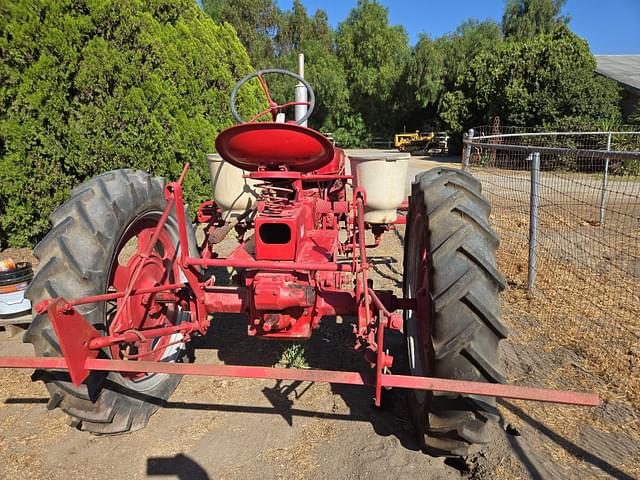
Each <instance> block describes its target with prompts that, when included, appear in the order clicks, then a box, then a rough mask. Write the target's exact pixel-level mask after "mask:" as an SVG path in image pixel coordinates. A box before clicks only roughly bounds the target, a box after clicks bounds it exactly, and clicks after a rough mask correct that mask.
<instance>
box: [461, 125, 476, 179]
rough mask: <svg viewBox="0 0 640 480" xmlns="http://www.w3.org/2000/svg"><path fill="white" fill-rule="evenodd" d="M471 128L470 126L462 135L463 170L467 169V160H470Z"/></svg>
mask: <svg viewBox="0 0 640 480" xmlns="http://www.w3.org/2000/svg"><path fill="white" fill-rule="evenodd" d="M474 133H475V132H474V131H473V128H470V129H469V131H468V132H467V133H466V134H465V135H464V140H463V143H464V144H465V147H464V150H463V151H462V169H463V170H464V171H465V172H468V171H469V162H470V160H471V142H473V134H474Z"/></svg>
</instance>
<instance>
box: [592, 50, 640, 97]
mask: <svg viewBox="0 0 640 480" xmlns="http://www.w3.org/2000/svg"><path fill="white" fill-rule="evenodd" d="M595 57H596V62H598V65H597V67H596V72H598V73H599V74H600V75H602V76H604V77H607V78H610V79H612V80H615V81H616V82H618V83H620V84H622V85H623V86H624V87H625V88H627V89H631V90H635V92H636V93H639V94H640V55H595Z"/></svg>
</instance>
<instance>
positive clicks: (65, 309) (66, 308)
mask: <svg viewBox="0 0 640 480" xmlns="http://www.w3.org/2000/svg"><path fill="white" fill-rule="evenodd" d="M60 310H62V312H64V313H71V312H72V311H73V306H72V305H71V304H70V303H65V304H64V305H62V307H61V308H60Z"/></svg>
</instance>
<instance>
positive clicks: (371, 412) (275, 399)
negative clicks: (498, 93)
mask: <svg viewBox="0 0 640 480" xmlns="http://www.w3.org/2000/svg"><path fill="white" fill-rule="evenodd" d="M213 273H214V275H215V276H216V279H217V281H218V282H219V283H220V284H223V285H224V284H225V282H226V281H229V280H230V279H229V277H228V273H227V272H226V270H224V269H220V270H218V269H216V271H215V272H213ZM354 321H355V319H354V318H353V317H344V319H342V320H340V318H339V317H338V318H336V317H324V318H323V320H322V323H321V326H320V328H319V329H318V330H316V331H314V332H313V335H312V337H311V339H310V340H308V341H306V342H301V343H300V344H301V345H302V347H303V350H302V353H301V356H302V357H303V360H304V362H306V364H307V365H308V366H309V368H313V369H322V370H343V371H353V372H362V373H370V372H372V370H371V369H370V367H369V365H368V363H367V362H365V360H364V358H363V356H362V354H360V353H359V352H356V351H354V350H353V345H354V342H355V337H354V334H353V324H354ZM294 344H295V342H294V343H292V342H290V341H278V340H263V339H259V338H256V337H250V336H248V335H247V319H246V315H240V314H217V315H215V316H214V319H213V321H212V323H211V327H210V328H209V331H208V332H207V334H206V335H205V336H204V337H200V338H197V339H195V340H194V341H193V342H192V345H193V353H194V356H195V358H196V361H197V358H198V352H202V351H203V350H215V351H216V353H217V356H218V358H219V360H220V361H222V362H223V363H224V364H227V365H255V366H268V367H271V366H284V365H283V362H282V360H283V354H285V351H287V349H288V348H290V347H291V346H292V345H294ZM385 349H388V350H389V353H390V354H391V355H393V356H394V358H395V360H394V365H398V366H399V367H395V368H394V369H393V373H397V374H407V373H408V369H407V367H406V364H407V360H406V354H405V346H404V338H403V335H402V333H400V332H396V331H387V332H386V334H385ZM310 387H311V384H310V383H309V382H299V381H282V380H278V381H275V380H274V385H273V387H267V388H264V389H263V390H262V394H263V395H264V396H265V397H266V398H267V399H268V400H269V403H271V405H272V406H273V413H274V414H279V415H281V416H282V417H283V418H284V419H285V420H286V421H287V423H288V424H289V425H293V420H294V418H295V417H296V416H316V417H319V418H328V419H339V420H349V421H356V422H363V421H364V422H369V423H370V424H371V425H372V427H373V429H374V431H375V432H376V434H378V435H381V436H389V435H394V436H396V437H397V438H398V440H399V441H400V443H401V444H402V445H403V446H404V447H405V448H407V449H410V450H419V445H418V442H417V440H416V438H415V431H414V430H413V427H412V425H411V419H410V414H409V407H408V402H407V398H406V391H404V390H400V389H394V390H384V391H383V405H382V407H380V408H377V407H375V406H374V403H373V397H374V389H373V387H369V386H364V387H363V386H356V385H343V384H331V391H332V393H333V394H334V395H338V396H339V397H341V399H342V400H343V402H344V404H345V405H346V407H347V410H348V413H344V414H343V413H342V412H340V413H329V414H327V413H323V412H322V411H320V410H319V411H318V412H317V414H315V413H313V412H309V411H308V410H300V409H297V408H295V404H296V401H297V400H299V399H300V398H302V397H303V396H304V395H305V393H306V392H307V390H308V389H309V388H310ZM328 401H331V400H328ZM185 408H188V406H185ZM246 408H247V409H248V410H251V409H252V408H253V407H246ZM261 410H262V409H261Z"/></svg>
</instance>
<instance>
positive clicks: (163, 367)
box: [0, 357, 600, 407]
mask: <svg viewBox="0 0 640 480" xmlns="http://www.w3.org/2000/svg"><path fill="white" fill-rule="evenodd" d="M0 368H27V369H48V370H66V369H67V363H66V361H65V359H64V358H60V357H0ZM85 368H87V369H89V370H92V371H114V372H133V373H137V372H146V373H166V374H173V375H196V376H205V377H212V376H213V377H241V378H264V379H279V380H300V381H304V382H328V383H342V384H348V385H375V384H376V381H375V378H373V375H367V374H362V373H358V372H341V371H331V370H308V369H296V368H273V367H253V366H240V365H211V364H192V363H167V362H151V361H127V360H106V359H100V358H96V359H91V358H90V359H87V360H86V362H85ZM381 385H382V386H384V387H395V388H408V389H417V390H431V391H438V392H450V393H461V394H466V395H483V396H488V397H502V398H513V399H518V400H532V401H538V402H550V403H562V404H568V405H582V406H588V407H595V406H598V405H600V399H599V397H598V395H596V394H593V393H584V392H569V391H563V390H549V389H545V388H532V387H522V386H517V385H501V384H496V383H484V382H471V381H466V380H449V379H445V378H432V377H412V376H406V375H388V374H384V375H382V377H381Z"/></svg>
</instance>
